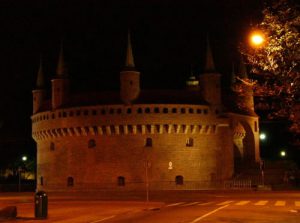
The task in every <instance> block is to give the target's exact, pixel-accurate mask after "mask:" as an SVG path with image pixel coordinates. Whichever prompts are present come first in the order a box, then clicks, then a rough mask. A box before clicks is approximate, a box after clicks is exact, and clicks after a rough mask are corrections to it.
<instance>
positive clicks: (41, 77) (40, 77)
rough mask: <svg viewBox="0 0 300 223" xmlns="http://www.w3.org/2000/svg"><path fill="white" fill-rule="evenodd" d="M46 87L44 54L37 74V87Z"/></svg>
mask: <svg viewBox="0 0 300 223" xmlns="http://www.w3.org/2000/svg"><path fill="white" fill-rule="evenodd" d="M44 87H45V81H44V72H43V62H42V56H41V57H40V66H39V71H38V74H37V80H36V88H37V89H43V88H44Z"/></svg>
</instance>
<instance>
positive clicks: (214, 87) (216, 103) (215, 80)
mask: <svg viewBox="0 0 300 223" xmlns="http://www.w3.org/2000/svg"><path fill="white" fill-rule="evenodd" d="M199 85H200V91H201V94H202V97H203V98H204V99H205V100H206V101H207V102H208V103H209V104H210V105H211V107H212V109H213V111H214V112H215V113H219V112H220V111H222V99H221V74H219V73H218V72H216V69H215V65H214V60H213V56H212V51H211V48H210V44H209V39H208V37H207V49H206V64H205V70H204V73H203V74H201V75H200V76H199Z"/></svg>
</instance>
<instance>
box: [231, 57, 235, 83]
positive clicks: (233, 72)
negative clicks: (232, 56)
mask: <svg viewBox="0 0 300 223" xmlns="http://www.w3.org/2000/svg"><path fill="white" fill-rule="evenodd" d="M235 83H236V74H235V67H234V62H232V70H231V79H230V84H231V86H232V85H234V84H235Z"/></svg>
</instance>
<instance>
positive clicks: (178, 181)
mask: <svg viewBox="0 0 300 223" xmlns="http://www.w3.org/2000/svg"><path fill="white" fill-rule="evenodd" d="M175 183H176V185H183V176H181V175H178V176H176V177H175Z"/></svg>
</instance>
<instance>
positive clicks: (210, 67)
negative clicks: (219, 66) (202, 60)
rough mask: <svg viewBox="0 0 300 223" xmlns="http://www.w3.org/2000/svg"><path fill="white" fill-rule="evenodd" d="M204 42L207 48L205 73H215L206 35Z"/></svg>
mask: <svg viewBox="0 0 300 223" xmlns="http://www.w3.org/2000/svg"><path fill="white" fill-rule="evenodd" d="M206 42H207V48H206V64H205V71H206V72H213V71H215V64H214V59H213V56H212V51H211V48H210V43H209V38H208V35H207V37H206Z"/></svg>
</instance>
